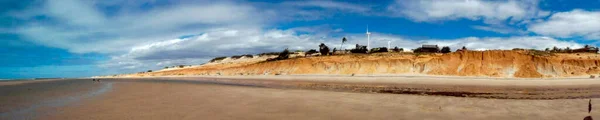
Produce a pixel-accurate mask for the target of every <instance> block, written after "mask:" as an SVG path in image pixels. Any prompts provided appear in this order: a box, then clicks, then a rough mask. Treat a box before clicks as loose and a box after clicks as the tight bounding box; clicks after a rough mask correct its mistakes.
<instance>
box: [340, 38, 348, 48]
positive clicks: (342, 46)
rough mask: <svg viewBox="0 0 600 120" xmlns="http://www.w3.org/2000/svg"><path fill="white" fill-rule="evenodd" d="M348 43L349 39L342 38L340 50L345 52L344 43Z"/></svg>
mask: <svg viewBox="0 0 600 120" xmlns="http://www.w3.org/2000/svg"><path fill="white" fill-rule="evenodd" d="M346 41H348V39H346V37H344V38H342V45H340V50H344V43H345V42H346Z"/></svg>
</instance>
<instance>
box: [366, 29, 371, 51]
mask: <svg viewBox="0 0 600 120" xmlns="http://www.w3.org/2000/svg"><path fill="white" fill-rule="evenodd" d="M370 49H371V32H369V25H367V50H370Z"/></svg>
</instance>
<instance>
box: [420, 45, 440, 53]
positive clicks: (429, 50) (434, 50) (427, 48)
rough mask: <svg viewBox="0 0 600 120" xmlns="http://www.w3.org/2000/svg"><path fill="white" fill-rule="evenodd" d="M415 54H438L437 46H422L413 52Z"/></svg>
mask: <svg viewBox="0 0 600 120" xmlns="http://www.w3.org/2000/svg"><path fill="white" fill-rule="evenodd" d="M414 52H415V53H420V52H426V53H437V52H440V47H438V45H423V46H421V47H419V48H417V49H415V50H414Z"/></svg>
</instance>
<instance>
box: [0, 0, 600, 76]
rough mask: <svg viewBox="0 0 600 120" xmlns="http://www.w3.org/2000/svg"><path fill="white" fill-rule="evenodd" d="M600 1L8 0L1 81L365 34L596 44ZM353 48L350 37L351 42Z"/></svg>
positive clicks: (426, 40)
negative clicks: (367, 32)
mask: <svg viewBox="0 0 600 120" xmlns="http://www.w3.org/2000/svg"><path fill="white" fill-rule="evenodd" d="M598 6H600V0H579V1H570V0H541V1H536V0H527V1H508V0H507V1H477V0H446V1H434V0H431V1H430V0H418V1H417V0H397V1H394V0H376V1H364V0H351V1H327V0H315V1H310V0H308V1H272V0H259V1H243V0H231V1H227V0H223V1H213V0H211V1H206V0H181V1H177V0H176V1H167V0H136V1H119V0H80V1H78V0H34V1H19V0H0V41H2V43H3V44H0V57H2V59H0V79H6V78H33V77H87V76H94V75H108V74H117V73H132V72H139V71H146V70H149V69H160V68H163V67H165V66H173V65H194V64H202V63H204V62H206V61H207V60H210V59H211V58H214V57H218V56H231V55H239V54H248V53H250V54H256V53H262V52H274V51H281V50H283V49H284V48H290V49H302V50H307V49H315V48H317V45H318V44H319V43H325V44H328V45H330V46H334V47H339V45H340V39H341V37H348V38H349V43H348V44H357V43H358V44H366V40H365V39H366V36H365V35H364V33H365V32H366V29H367V26H368V27H369V30H370V32H372V33H373V34H372V40H373V41H372V43H371V44H372V45H373V46H374V47H378V46H387V41H391V43H392V46H398V47H402V48H407V49H413V48H416V47H418V46H419V45H421V44H439V45H443V46H450V47H451V48H453V49H455V48H459V47H462V46H466V47H468V48H470V49H474V50H487V49H512V48H517V47H518V48H535V49H544V48H548V47H553V46H557V47H581V46H583V45H585V44H589V45H593V46H597V45H598V40H600V9H599V8H598ZM348 44H347V45H346V46H344V47H345V48H350V47H352V46H351V45H348Z"/></svg>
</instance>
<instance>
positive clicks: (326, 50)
mask: <svg viewBox="0 0 600 120" xmlns="http://www.w3.org/2000/svg"><path fill="white" fill-rule="evenodd" d="M319 52H321V55H329V47H327V45H325V44H324V43H321V45H319Z"/></svg>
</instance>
